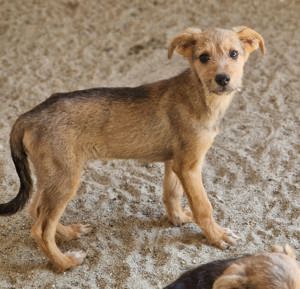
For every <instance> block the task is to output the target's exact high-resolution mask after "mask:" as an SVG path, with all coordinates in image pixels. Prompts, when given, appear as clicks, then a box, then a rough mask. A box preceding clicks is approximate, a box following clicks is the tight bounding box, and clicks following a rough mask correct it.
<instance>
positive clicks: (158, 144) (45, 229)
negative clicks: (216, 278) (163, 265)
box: [0, 26, 265, 271]
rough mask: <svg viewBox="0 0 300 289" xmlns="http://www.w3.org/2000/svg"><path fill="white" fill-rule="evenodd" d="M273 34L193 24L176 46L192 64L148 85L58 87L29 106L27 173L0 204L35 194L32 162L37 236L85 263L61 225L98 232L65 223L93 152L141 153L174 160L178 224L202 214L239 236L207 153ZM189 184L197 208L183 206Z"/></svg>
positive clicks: (24, 126)
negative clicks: (207, 174)
mask: <svg viewBox="0 0 300 289" xmlns="http://www.w3.org/2000/svg"><path fill="white" fill-rule="evenodd" d="M258 48H260V49H261V51H262V52H264V51H265V45H264V40H263V38H262V36H261V35H260V34H259V33H257V32H256V31H254V30H252V29H250V28H248V27H244V26H242V27H237V28H234V29H233V30H225V29H209V30H207V31H203V32H202V31H201V30H200V29H197V28H188V29H187V30H185V31H184V32H182V33H180V34H179V35H177V36H176V37H175V38H174V39H173V40H172V41H171V44H170V46H169V49H168V57H169V58H171V57H172V54H173V53H174V51H176V52H177V53H179V54H180V55H182V56H183V57H185V58H186V59H187V60H188V62H189V64H190V68H189V69H186V70H185V71H183V72H182V73H180V74H179V75H177V76H175V77H172V78H169V79H165V80H161V81H158V82H154V83H150V84H145V85H141V86H138V87H115V88H93V89H88V90H81V91H74V92H68V93H57V94H54V95H52V96H50V97H49V98H48V99H46V100H45V101H44V102H42V103H41V104H39V105H37V106H36V107H34V108H33V109H32V110H30V111H28V112H26V113H24V114H23V115H21V116H20V117H19V118H18V119H17V120H16V122H15V124H14V125H13V128H12V131H11V134H10V147H11V155H12V159H13V162H14V165H15V167H16V171H17V173H18V176H19V178H20V189H19V193H18V194H17V196H16V197H15V198H14V199H13V200H11V201H10V202H8V203H5V204H1V205H0V215H12V214H14V213H16V212H17V211H18V210H20V209H21V208H23V207H24V205H25V203H26V202H27V201H28V200H29V198H30V197H31V195H32V191H33V189H32V187H33V182H32V178H31V172H30V165H29V161H30V162H31V164H32V166H33V168H34V171H35V175H36V179H37V184H36V186H37V190H36V193H35V194H33V196H32V197H31V204H30V206H29V212H30V214H31V216H32V217H33V218H34V220H35V221H34V224H33V226H32V230H31V233H32V237H33V238H34V239H35V241H36V242H37V244H38V246H39V247H40V248H41V250H42V251H43V252H44V253H45V254H46V255H47V256H48V258H49V259H50V261H51V262H52V264H53V265H54V266H55V267H56V268H57V269H58V270H59V271H65V270H67V269H69V268H71V267H74V266H77V265H79V264H81V263H82V262H83V259H84V257H85V253H84V252H82V251H78V252H67V253H65V254H63V253H62V252H61V251H60V249H59V248H58V247H57V244H56V242H55V235H56V233H57V234H58V235H60V236H63V237H64V238H65V239H67V240H71V239H74V238H79V237H80V236H81V235H83V234H86V233H88V232H89V231H90V227H89V226H88V225H82V224H73V225H69V226H65V225H63V224H61V223H59V219H60V217H61V216H62V214H63V212H64V210H65V208H66V206H67V204H68V202H69V201H70V200H71V199H72V198H73V197H74V196H75V194H76V190H77V188H78V186H79V183H80V175H81V171H82V169H83V166H84V164H85V163H86V161H88V160H91V159H139V160H143V161H147V162H164V163H165V175H164V182H163V189H164V196H163V201H164V204H165V207H166V211H167V215H168V218H169V220H170V221H171V223H173V224H174V225H182V224H184V223H187V222H195V223H196V224H198V225H199V227H200V228H201V229H202V231H203V233H204V234H205V236H206V238H207V239H208V241H209V242H210V243H211V244H213V245H215V246H217V247H219V248H224V247H226V246H227V245H231V244H232V245H234V244H235V243H236V241H237V236H236V235H235V234H233V233H232V232H231V231H230V230H229V229H225V228H222V227H221V226H219V225H218V224H217V222H216V221H215V220H214V218H213V209H212V206H211V204H210V202H209V199H208V196H207V194H206V192H205V189H204V187H203V183H202V176H201V167H202V164H203V161H204V158H205V154H206V152H207V151H208V149H209V148H210V146H211V145H212V143H213V140H214V138H215V136H216V135H217V133H218V125H219V122H220V121H221V119H222V117H223V115H224V113H225V111H226V109H227V107H228V106H229V104H230V102H231V100H232V98H233V95H234V94H235V92H236V91H237V90H239V89H240V87H241V84H242V75H243V67H244V64H245V62H246V61H247V59H248V56H249V55H250V53H252V52H253V51H255V50H257V49H258ZM183 192H185V193H186V195H187V198H188V200H189V205H190V208H191V211H190V210H188V209H184V208H182V207H181V205H180V201H181V197H182V195H183Z"/></svg>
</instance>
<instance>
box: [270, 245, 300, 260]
mask: <svg viewBox="0 0 300 289" xmlns="http://www.w3.org/2000/svg"><path fill="white" fill-rule="evenodd" d="M272 252H274V253H282V254H285V255H288V256H289V257H291V258H293V259H296V254H295V252H294V250H293V248H292V247H291V246H289V245H288V244H286V245H285V246H284V247H282V246H279V245H273V246H272Z"/></svg>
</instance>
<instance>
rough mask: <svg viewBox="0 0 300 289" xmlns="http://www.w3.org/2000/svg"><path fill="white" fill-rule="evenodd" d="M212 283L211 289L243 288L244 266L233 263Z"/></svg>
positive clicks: (245, 281)
mask: <svg viewBox="0 0 300 289" xmlns="http://www.w3.org/2000/svg"><path fill="white" fill-rule="evenodd" d="M224 273H225V274H223V275H221V277H219V278H218V279H217V280H216V281H215V283H214V284H213V289H231V288H243V285H245V284H247V277H246V272H245V266H244V265H240V264H233V265H231V266H229V267H228V268H227V269H226V270H225V272H224Z"/></svg>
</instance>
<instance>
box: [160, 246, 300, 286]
mask: <svg viewBox="0 0 300 289" xmlns="http://www.w3.org/2000/svg"><path fill="white" fill-rule="evenodd" d="M272 251H273V253H261V254H256V255H247V256H243V257H238V258H235V259H226V260H218V261H214V262H211V263H208V264H204V265H201V266H200V267H198V268H196V269H194V270H191V271H189V272H187V273H185V274H183V275H182V276H181V277H180V278H178V280H176V281H175V282H174V283H172V284H171V285H169V286H167V287H165V288H164V289H300V265H299V263H298V262H297V261H296V260H295V259H296V258H295V254H294V252H293V250H292V248H291V247H289V246H288V245H286V246H285V247H281V246H274V247H273V250H272Z"/></svg>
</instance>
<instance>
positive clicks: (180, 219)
mask: <svg viewBox="0 0 300 289" xmlns="http://www.w3.org/2000/svg"><path fill="white" fill-rule="evenodd" d="M168 218H169V221H170V222H171V223H172V224H173V225H174V226H182V225H184V224H186V223H192V222H193V221H194V218H193V213H192V212H191V211H190V210H189V209H188V208H185V209H183V210H182V211H178V212H174V213H173V214H172V215H171V216H168Z"/></svg>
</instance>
